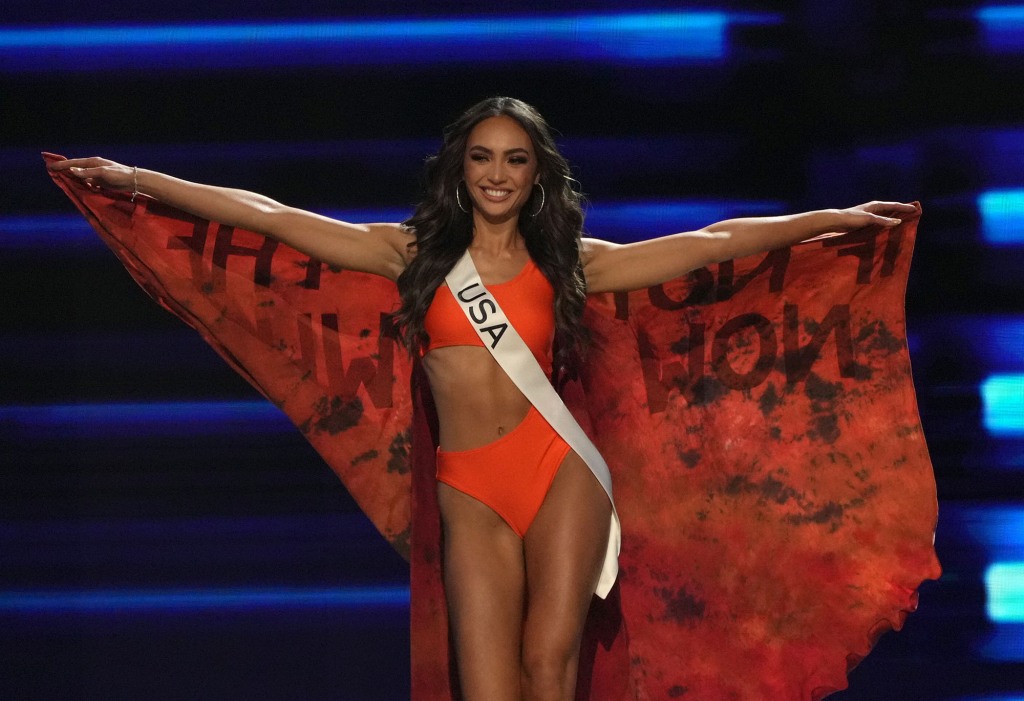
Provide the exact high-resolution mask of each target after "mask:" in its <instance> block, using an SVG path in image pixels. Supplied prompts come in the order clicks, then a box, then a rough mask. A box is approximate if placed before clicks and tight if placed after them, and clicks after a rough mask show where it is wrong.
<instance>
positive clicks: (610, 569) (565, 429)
mask: <svg viewBox="0 0 1024 701" xmlns="http://www.w3.org/2000/svg"><path fill="white" fill-rule="evenodd" d="M445 282H446V283H448V287H449V289H450V290H451V291H452V294H453V295H455V300H456V301H457V302H458V303H459V306H460V307H462V311H463V312H465V314H466V318H467V319H469V323H470V324H471V325H472V326H473V329H474V330H475V331H476V333H477V335H478V336H479V337H480V339H481V340H482V341H483V342H484V347H485V348H487V350H489V351H490V352H491V355H492V356H494V359H495V360H496V361H497V363H498V365H499V366H500V367H501V369H502V370H504V371H505V374H507V375H508V376H509V378H510V379H511V380H512V382H513V383H514V384H515V386H516V387H518V388H519V391H521V392H522V393H523V395H525V396H526V398H527V399H528V400H529V401H530V403H531V404H533V406H534V407H535V408H536V409H537V411H538V412H539V413H540V415H541V416H543V417H544V418H545V419H546V420H547V422H548V423H549V424H551V427H552V428H553V429H555V431H556V432H557V433H558V435H560V436H561V437H562V439H563V440H565V442H566V443H568V444H569V447H571V448H572V449H573V450H574V451H576V454H577V455H579V456H580V457H581V458H582V459H583V462H585V463H586V464H587V467H589V468H590V471H591V472H593V473H594V476H595V477H597V481H598V482H600V483H601V486H602V487H604V491H605V492H606V493H607V494H608V499H609V501H611V499H612V476H611V473H609V471H608V465H607V464H605V461H604V458H602V457H601V454H600V453H599V452H598V450H597V448H596V447H595V446H594V444H593V443H592V442H591V441H590V439H589V438H588V437H587V434H586V433H584V432H583V429H582V428H580V425H579V424H578V423H577V422H576V419H575V418H574V417H573V415H572V413H571V412H570V411H569V409H568V407H566V406H565V403H564V402H563V401H562V398H561V397H559V396H558V393H557V392H556V391H555V388H554V387H552V386H551V382H549V381H548V378H547V376H546V375H545V374H544V370H543V369H541V367H540V364H539V363H538V362H537V359H536V358H535V357H534V355H533V352H532V351H531V350H530V348H529V347H528V346H527V345H526V342H525V341H524V340H523V339H522V337H521V336H520V335H519V333H518V332H517V331H516V329H515V327H514V326H512V323H511V322H510V321H509V320H508V317H507V316H505V312H504V311H502V309H501V306H500V305H499V304H498V300H496V299H495V298H494V295H493V294H491V292H490V290H488V289H487V288H486V287H484V285H483V282H481V281H480V274H479V273H478V272H477V270H476V266H475V265H474V264H473V258H472V257H471V256H470V255H469V251H468V250H467V251H466V252H465V253H464V254H463V256H462V258H461V259H459V262H458V263H456V264H455V267H454V268H452V269H451V271H450V272H449V273H448V275H447V276H446V277H445ZM620 541H621V528H620V527H619V515H618V513H616V511H615V502H614V501H612V517H611V524H610V526H609V531H608V550H607V552H606V553H605V558H604V565H603V566H602V569H601V577H600V579H599V580H598V582H597V590H596V592H595V593H596V594H597V595H598V596H600V597H601V598H602V599H603V598H605V597H606V596H608V592H609V591H610V590H611V588H612V585H613V584H614V583H615V577H616V575H617V574H618V571H619V544H620Z"/></svg>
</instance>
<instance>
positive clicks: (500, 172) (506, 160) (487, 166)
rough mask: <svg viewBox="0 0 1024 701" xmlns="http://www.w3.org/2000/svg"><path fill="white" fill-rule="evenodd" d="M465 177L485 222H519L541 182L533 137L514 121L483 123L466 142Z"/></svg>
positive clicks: (496, 119)
mask: <svg viewBox="0 0 1024 701" xmlns="http://www.w3.org/2000/svg"><path fill="white" fill-rule="evenodd" d="M463 177H464V178H465V180H466V187H467V188H468V189H469V197H470V199H471V200H472V201H473V206H474V207H475V208H476V210H477V212H478V213H480V214H481V215H482V216H483V217H484V218H485V219H487V220H488V221H495V222H497V221H507V220H508V219H512V218H517V217H518V216H519V212H520V210H521V209H522V208H523V205H524V204H526V201H527V200H528V199H530V194H531V192H532V191H533V185H534V183H536V182H537V181H538V180H539V176H538V174H537V155H536V153H535V151H534V148H533V141H532V140H531V139H530V135H529V134H527V133H526V131H525V130H524V129H523V128H522V127H521V126H519V123H518V122H517V121H516V120H514V119H512V118H511V117H505V116H503V115H502V116H497V117H489V118H488V119H485V120H483V121H482V122H480V123H479V124H477V125H476V126H475V127H473V131H471V132H470V133H469V139H468V140H467V141H466V155H465V157H464V159H463Z"/></svg>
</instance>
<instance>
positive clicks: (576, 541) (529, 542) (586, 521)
mask: <svg viewBox="0 0 1024 701" xmlns="http://www.w3.org/2000/svg"><path fill="white" fill-rule="evenodd" d="M610 519H611V502H610V501H609V499H608V495H607V494H605V492H604V489H603V488H602V487H601V484H600V483H599V482H598V481H597V478H596V477H595V476H594V475H593V473H592V472H591V471H590V468H588V467H587V466H586V464H585V463H584V462H583V460H582V459H581V458H580V457H579V456H578V455H576V453H574V452H570V453H569V454H568V455H567V456H566V458H565V460H564V461H563V462H562V465H561V467H560V468H559V470H558V473H557V474H556V475H555V479H554V481H553V482H552V484H551V489H550V491H549V492H548V494H547V496H546V498H545V500H544V503H543V505H542V506H541V509H540V511H539V512H538V514H537V518H536V519H535V520H534V521H533V524H532V525H531V526H530V529H529V530H528V531H527V533H526V538H525V543H524V544H525V553H526V578H527V601H528V604H527V611H526V620H525V625H524V629H523V655H524V662H525V664H526V666H527V667H529V665H530V664H531V663H532V664H537V663H540V664H554V665H556V666H557V665H560V664H563V663H564V664H566V665H569V666H570V667H571V673H572V677H573V681H574V680H575V666H574V665H575V663H576V659H577V657H578V654H579V643H580V637H581V636H582V633H583V625H584V623H585V621H586V617H587V611H588V609H589V607H590V602H591V598H592V597H593V594H594V589H595V588H596V586H597V581H598V578H599V576H600V573H601V567H602V564H603V563H604V557H605V552H606V550H607V543H608V529H609V523H610Z"/></svg>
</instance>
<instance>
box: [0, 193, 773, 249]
mask: <svg viewBox="0 0 1024 701" xmlns="http://www.w3.org/2000/svg"><path fill="white" fill-rule="evenodd" d="M783 211H785V204H784V203H782V202H777V201H771V200H713V201H708V200H658V201H653V200H652V201H636V202H610V203H593V204H591V205H590V206H589V208H588V210H587V221H586V230H587V233H588V235H592V236H597V237H598V238H606V239H608V240H610V241H618V242H626V241H639V240H643V239H648V238H651V237H653V236H657V235H664V234H671V233H676V232H679V231H692V230H694V229H699V228H701V227H703V226H707V225H708V224H712V223H714V222H716V221H721V220H722V219H730V218H732V217H740V216H764V215H770V214H781V213H782V212H783ZM320 213H321V214H323V215H325V216H328V217H332V218H334V219H339V220H341V221H349V222H356V223H370V222H400V221H404V220H405V219H407V218H408V217H409V215H411V214H412V209H411V208H408V209H405V208H399V207H390V208H375V209H344V210H323V211H321V212H320ZM64 245H68V246H72V247H74V248H75V249H76V250H77V249H79V248H81V247H89V246H94V247H96V249H97V250H100V249H102V247H103V243H102V242H101V241H100V239H99V238H98V237H97V236H96V234H95V233H94V232H93V231H92V229H91V228H90V227H89V224H88V223H87V222H86V221H85V219H83V218H82V217H81V216H79V215H77V214H67V215H41V216H6V217H3V216H0V251H4V250H7V251H12V250H21V251H28V250H37V251H39V252H40V253H43V252H45V253H46V254H47V255H50V254H52V253H53V252H54V251H55V250H56V251H59V250H60V248H61V246H64Z"/></svg>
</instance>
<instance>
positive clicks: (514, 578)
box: [437, 483, 525, 701]
mask: <svg viewBox="0 0 1024 701" xmlns="http://www.w3.org/2000/svg"><path fill="white" fill-rule="evenodd" d="M437 494H438V505H439V507H440V511H441V520H442V522H443V525H444V586H445V596H446V599H447V602H448V620H449V625H450V626H451V631H452V638H453V642H454V646H455V658H456V662H457V666H458V670H459V680H460V682H461V685H462V696H463V698H464V699H465V701H476V700H477V699H482V700H486V701H505V700H509V701H512V700H515V701H518V700H519V699H520V691H519V679H520V669H521V657H520V651H521V649H522V625H523V598H524V591H525V574H524V561H523V542H522V540H520V538H519V536H517V535H516V534H515V532H514V531H512V529H511V528H509V526H508V524H506V523H505V522H504V521H503V520H502V519H501V517H500V516H498V515H497V514H496V513H495V512H494V511H492V510H491V509H490V508H489V507H487V506H486V505H484V504H483V503H482V502H480V501H477V500H476V499H474V498H473V497H471V496H468V495H466V494H463V493H462V492H460V491H458V490H457V489H454V488H453V487H450V486H448V485H446V484H443V483H439V484H438V490H437Z"/></svg>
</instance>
